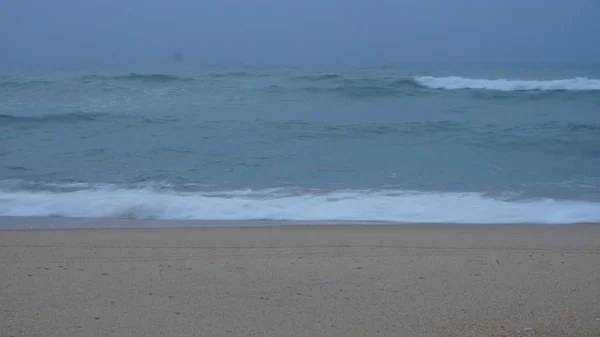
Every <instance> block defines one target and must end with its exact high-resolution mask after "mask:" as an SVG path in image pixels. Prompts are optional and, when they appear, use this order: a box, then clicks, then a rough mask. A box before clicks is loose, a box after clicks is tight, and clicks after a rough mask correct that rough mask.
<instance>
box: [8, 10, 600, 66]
mask: <svg viewBox="0 0 600 337" xmlns="http://www.w3.org/2000/svg"><path fill="white" fill-rule="evenodd" d="M598 14H600V4H599V3H598V2H595V1H591V0H579V1H573V2H566V1H558V0H554V1H528V2H522V1H516V0H511V1H505V2H502V3H499V2H487V3H483V2H478V1H471V0H462V1H455V2H452V3H450V2H446V1H441V0H435V1H434V0H432V1H424V2H423V1H421V2H417V1H401V2H394V1H373V2H367V1H343V2H342V1H339V0H329V1H323V2H317V1H305V2H302V3H280V2H277V1H271V0H262V1H255V2H253V3H245V2H241V1H229V2H227V3H225V2H217V1H205V2H203V3H201V4H199V3H195V2H193V1H178V2H177V3H166V2H161V1H156V0H152V1H144V2H141V1H129V2H127V3H121V2H118V1H115V0H109V1H103V2H100V1H87V2H77V1H58V2H44V1H39V0H30V1H4V2H3V3H2V4H1V5H0V43H1V45H2V46H3V47H2V49H1V50H2V51H1V52H0V64H8V65H11V64H12V65H16V64H63V65H68V64H82V65H84V64H168V63H175V62H174V60H173V55H174V54H175V53H177V52H179V53H181V55H182V61H181V62H180V63H181V64H221V65H223V64H225V65H236V64H246V65H265V64H267V65H268V64H276V65H306V64H396V63H403V62H596V61H598V60H600V43H598V38H597V35H596V34H597V32H598V31H600V21H599V20H597V18H598V17H599V15H598Z"/></svg>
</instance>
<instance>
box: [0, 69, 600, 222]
mask: <svg viewBox="0 0 600 337" xmlns="http://www.w3.org/2000/svg"><path fill="white" fill-rule="evenodd" d="M0 215H9V216H77V217H80V216H81V217H100V218H102V217H130V218H164V219H209V220H210V219H225V220H253V219H255V220H256V219H258V220H265V219H266V220H325V221H337V220H339V221H344V220H346V221H349V220H356V221H363V220H364V221H393V222H464V223H472V222H484V223H507V222H508V223H510V222H542V223H563V222H584V221H600V67H599V66H597V65H596V66H593V65H532V64H506V65H498V64H494V65H473V64H471V65H465V64H461V65H427V64H410V65H408V64H407V65H396V66H377V67H356V68H347V67H346V68H339V69H335V68H328V69H318V68H309V67H305V68H284V67H278V68H269V67H260V68H257V67H255V68H250V67H238V68H225V67H187V68H184V67H182V66H181V64H177V65H170V66H168V67H144V68H135V69H134V68H114V67H113V68H96V69H94V68H85V69H68V68H53V69H34V68H18V69H8V70H5V71H3V72H0Z"/></svg>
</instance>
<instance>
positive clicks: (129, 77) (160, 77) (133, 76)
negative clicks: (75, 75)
mask: <svg viewBox="0 0 600 337" xmlns="http://www.w3.org/2000/svg"><path fill="white" fill-rule="evenodd" d="M80 79H81V81H83V82H91V81H94V80H125V81H139V82H159V83H162V82H177V81H193V80H194V79H193V78H188V77H180V76H175V75H168V74H141V73H129V74H126V75H117V76H101V75H85V76H82V77H81V78H80Z"/></svg>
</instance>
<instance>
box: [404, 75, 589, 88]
mask: <svg viewBox="0 0 600 337" xmlns="http://www.w3.org/2000/svg"><path fill="white" fill-rule="evenodd" d="M414 80H415V81H416V83H417V84H419V85H421V86H424V87H427V88H431V89H445V90H458V89H483V90H498V91H597V90H600V79H590V78H586V77H576V78H571V79H560V80H546V81H542V80H508V79H496V80H488V79H473V78H464V77H459V76H450V77H431V76H418V77H415V78H414Z"/></svg>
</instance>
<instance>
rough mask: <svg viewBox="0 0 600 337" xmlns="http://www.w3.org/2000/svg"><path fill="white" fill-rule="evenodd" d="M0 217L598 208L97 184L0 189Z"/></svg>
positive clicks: (595, 217)
mask: <svg viewBox="0 0 600 337" xmlns="http://www.w3.org/2000/svg"><path fill="white" fill-rule="evenodd" d="M0 215H4V216H64V217H92V218H123V217H126V218H155V219H207V220H267V219H268V220H299V221H320V220H323V221H391V222H412V223H575V222H600V204H598V203H592V202H581V201H556V200H550V199H542V200H532V201H505V200H498V199H492V198H488V197H485V196H483V195H481V194H478V193H429V192H427V193H426V192H411V191H366V190H365V191H362V190H340V191H333V192H325V191H316V190H314V191H293V190H289V191H288V190H281V189H274V190H260V191H250V190H245V191H244V190H242V191H230V192H211V193H208V192H207V193H177V192H165V191H158V190H156V189H150V188H148V189H136V190H134V189H122V188H118V187H114V186H113V187H101V188H93V189H85V190H80V191H71V192H59V193H51V192H39V191H38V192H34V191H15V190H11V191H6V190H5V191H0Z"/></svg>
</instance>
